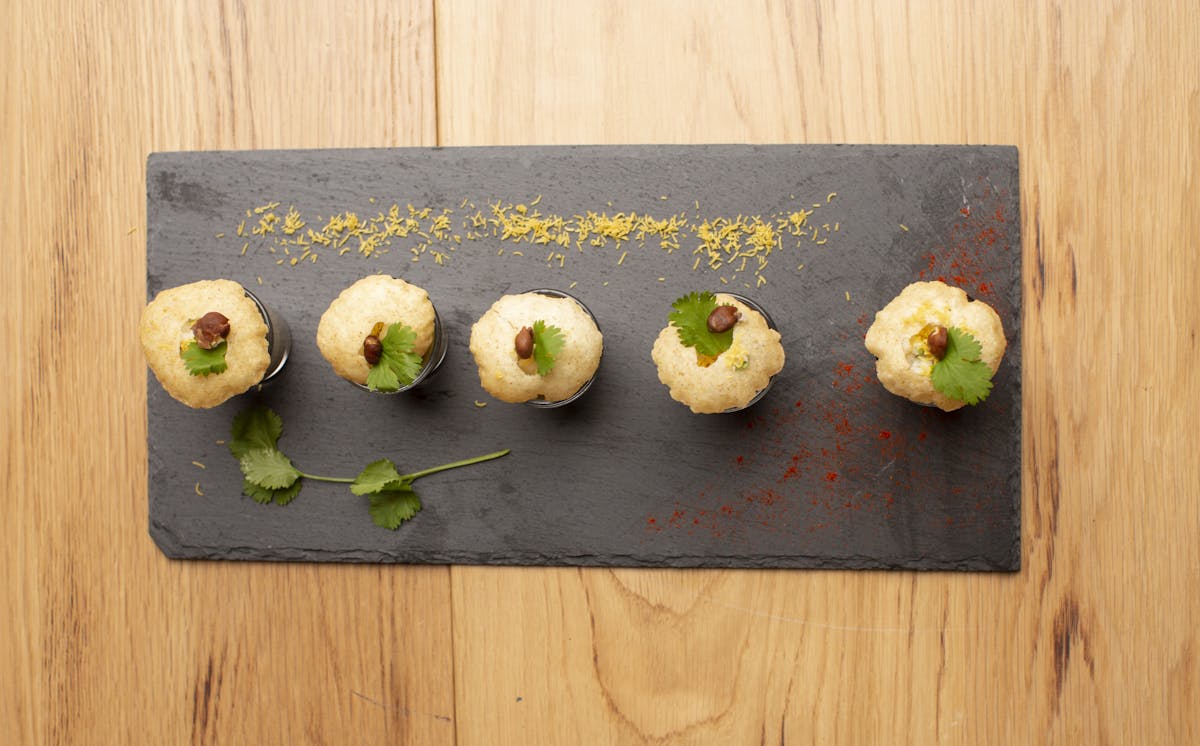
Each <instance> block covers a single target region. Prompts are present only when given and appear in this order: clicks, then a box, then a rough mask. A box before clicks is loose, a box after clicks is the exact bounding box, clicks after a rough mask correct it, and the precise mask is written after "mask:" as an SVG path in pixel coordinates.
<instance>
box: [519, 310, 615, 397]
mask: <svg viewBox="0 0 1200 746" xmlns="http://www.w3.org/2000/svg"><path fill="white" fill-rule="evenodd" d="M526 293H537V294H538V295H545V296H548V297H551V298H570V299H571V300H573V301H575V302H576V303H577V304H578V305H579V307H580V308H582V309H583V312H584V313H586V314H587V315H588V318H590V319H591V320H592V323H593V324H595V325H596V329H597V330H599V329H600V322H599V321H597V320H596V315H595V314H594V313H592V309H590V308H588V307H587V304H586V303H584V302H583V301H581V300H579V298H578V297H576V296H574V295H572V294H571V293H568V292H566V291H565V290H556V289H554V288H534V289H532V290H526V291H524V292H523V293H519V295H525V294H526ZM601 333H603V332H601ZM599 374H600V367H599V366H597V367H596V372H595V373H592V377H591V378H589V379H587V380H586V381H584V382H583V385H582V386H580V387H579V388H578V389H577V390H576V391H575V393H573V394H571V395H570V396H568V397H567V398H566V399H559V400H557V401H549V400H547V399H530V400H528V401H524V402H521V403H522V404H524V405H525V406H528V407H534V408H535V409H557V408H558V407H565V406H566V405H568V404H570V403H571V402H573V401H575V400H576V399H578V398H579V397H581V396H583V395H584V394H585V393H586V392H587V390H588V389H590V388H591V387H592V383H593V382H594V381H595V380H596V376H597V375H599Z"/></svg>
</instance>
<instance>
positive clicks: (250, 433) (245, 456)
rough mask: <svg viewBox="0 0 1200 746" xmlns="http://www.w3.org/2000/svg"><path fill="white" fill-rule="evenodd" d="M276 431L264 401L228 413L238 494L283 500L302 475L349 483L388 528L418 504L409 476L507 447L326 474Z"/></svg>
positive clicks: (279, 426)
mask: <svg viewBox="0 0 1200 746" xmlns="http://www.w3.org/2000/svg"><path fill="white" fill-rule="evenodd" d="M282 433H283V420H281V419H280V418H279V415H277V414H275V413H274V412H272V411H271V410H270V409H268V408H266V407H252V408H250V409H247V410H245V411H243V412H242V413H241V414H239V415H238V416H237V417H235V418H234V420H233V428H232V437H231V438H230V440H229V443H228V444H227V445H228V446H229V452H230V453H232V454H233V456H234V458H236V459H238V465H239V466H240V467H241V470H242V474H243V476H244V477H245V479H243V481H242V494H244V495H246V496H247V497H249V498H251V499H253V500H254V501H255V502H257V503H262V504H266V503H271V502H273V503H275V504H276V505H287V504H288V503H290V502H291V501H292V500H294V499H296V496H297V495H299V494H300V487H301V485H302V484H303V480H304V479H313V480H316V481H319V482H337V483H340V484H349V485H350V491H351V492H353V493H354V494H355V495H365V496H367V497H368V498H369V499H370V507H369V508H368V512H369V513H370V515H371V520H372V521H373V522H374V523H375V525H376V526H381V527H383V528H388V529H393V530H394V529H396V528H399V527H400V524H401V523H404V521H407V520H408V519H410V518H412V517H413V516H414V515H416V514H417V511H419V510H420V509H421V498H420V497H418V496H417V493H416V491H414V490H413V488H412V484H413V482H415V481H417V480H418V479H420V478H421V477H427V476H429V475H430V474H436V473H438V472H439V471H446V470H448V469H457V468H458V467H460V466H470V465H471V464H478V463H482V462H484V461H490V460H492V459H496V458H500V457H501V456H504V455H506V454H507V453H508V450H507V449H505V450H503V451H496V452H495V453H489V454H486V455H484V456H476V457H475V458H470V459H465V460H463V461H453V462H451V463H448V464H442V465H441V466H434V467H432V468H429V469H423V470H421V471H415V472H412V473H411V474H400V473H399V471H398V470H397V469H396V465H395V464H393V463H392V462H391V461H389V460H387V459H381V460H379V461H374V462H372V463H370V464H368V465H367V467H366V468H365V469H363V470H362V472H361V473H360V474H359V475H358V476H357V477H354V478H349V477H326V476H321V475H318V474H307V473H305V472H302V471H300V470H299V469H297V468H296V465H295V464H293V463H292V460H291V459H289V458H288V457H287V456H285V455H284V454H283V452H282V451H280V450H279V447H278V445H277V444H278V442H279V436H280V435H281V434H282Z"/></svg>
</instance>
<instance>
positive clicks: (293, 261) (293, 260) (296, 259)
mask: <svg viewBox="0 0 1200 746" xmlns="http://www.w3.org/2000/svg"><path fill="white" fill-rule="evenodd" d="M299 261H300V260H299V259H298V258H296V257H292V259H291V262H290V264H291V265H292V266H293V267H295V266H296V262H299Z"/></svg>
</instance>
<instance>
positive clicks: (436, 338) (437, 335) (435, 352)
mask: <svg viewBox="0 0 1200 746" xmlns="http://www.w3.org/2000/svg"><path fill="white" fill-rule="evenodd" d="M447 346H448V343H447V340H446V335H445V334H444V332H443V330H442V317H441V316H440V315H439V314H438V310H437V306H434V307H433V343H432V345H431V346H430V348H429V350H428V353H427V355H426V357H425V362H424V364H422V366H421V372H420V373H417V376H416V378H413V380H412V383H409V384H407V385H405V386H401V387H400V388H398V389H396V390H395V391H378V390H373V389H371V388H370V387H369V386H367V385H366V384H362V383H357V382H355V381H347V383H350V384H351V385H353V386H357V387H358V388H360V389H362V390H363V391H366V392H368V393H371V394H377V395H379V396H391V395H393V394H403V393H404V392H405V391H412V390H413V389H415V388H416V387H417V386H420V385H421V384H422V383H423V382H425V381H427V380H429V379H430V378H432V377H433V375H434V374H435V373H437V371H438V368H440V367H442V362H443V361H445V359H446V347H447Z"/></svg>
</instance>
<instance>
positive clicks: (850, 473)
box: [646, 186, 1011, 546]
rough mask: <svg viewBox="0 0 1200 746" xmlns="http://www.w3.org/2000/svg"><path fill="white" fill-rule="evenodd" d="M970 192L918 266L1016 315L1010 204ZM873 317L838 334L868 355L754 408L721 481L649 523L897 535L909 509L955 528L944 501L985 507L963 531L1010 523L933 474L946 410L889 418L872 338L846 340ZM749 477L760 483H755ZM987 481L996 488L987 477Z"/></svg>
mask: <svg viewBox="0 0 1200 746" xmlns="http://www.w3.org/2000/svg"><path fill="white" fill-rule="evenodd" d="M970 198H971V199H973V200H974V201H975V204H973V205H971V206H966V207H963V208H962V209H961V210H956V212H955V215H954V220H955V221H956V222H954V223H953V224H952V228H951V230H950V232H949V235H947V236H944V237H943V239H944V243H939V244H931V245H929V246H928V247H927V249H926V251H927V253H925V254H923V255H922V256H923V262H922V267H921V269H920V270H919V274H920V276H921V277H922V278H930V279H931V278H933V277H937V278H939V279H941V280H943V281H947V278H950V280H949V281H952V282H954V283H955V284H957V285H959V286H960V287H963V288H964V289H966V290H968V292H971V293H972V294H975V295H976V296H977V297H984V298H986V299H987V301H988V303H989V304H992V305H993V306H994V307H996V310H997V311H999V312H1000V314H1001V315H1002V316H1007V315H1011V314H1010V311H1009V309H1007V308H1005V307H1004V303H1005V302H1006V299H1005V298H1004V297H1002V296H997V289H996V287H995V285H994V282H995V278H996V277H1006V276H1007V270H1006V269H1005V268H1006V267H1007V265H1008V263H1009V262H1010V261H1011V255H1010V254H1008V253H1006V252H1009V251H1011V249H1010V246H1009V243H1008V234H1007V230H1008V222H1007V220H1006V216H1005V215H1004V208H1003V206H1002V205H1001V206H995V201H997V200H1000V199H1005V198H1006V196H1005V195H1004V194H1001V193H999V192H994V191H989V189H988V188H987V187H986V186H981V187H980V188H979V189H977V190H976V192H975V193H973V194H971V195H970ZM856 310H859V311H861V309H856ZM871 319H872V314H871V313H866V312H862V313H858V314H856V317H855V320H856V321H857V327H853V328H855V332H854V333H849V332H848V331H843V332H842V333H840V336H839V339H838V340H833V341H832V344H836V345H838V349H839V350H840V351H841V352H839V354H847V353H846V352H845V350H847V349H856V350H857V352H858V353H859V356H857V357H856V356H853V353H849V354H850V356H849V357H847V358H846V359H844V360H836V361H835V362H834V363H833V364H832V365H831V366H830V369H829V370H827V371H826V372H825V374H824V376H820V375H818V376H816V379H817V380H814V381H813V382H812V383H813V389H812V390H813V391H814V392H815V396H814V397H806V398H803V399H800V398H797V399H795V400H794V402H793V405H792V406H787V405H786V403H785V404H782V405H777V406H776V407H774V408H772V409H763V408H762V407H761V406H760V407H759V408H758V411H757V413H756V414H755V415H751V416H748V417H746V419H745V420H743V421H742V422H741V424H740V426H739V427H740V428H743V429H742V430H741V432H740V433H739V434H738V435H737V436H736V439H737V440H738V441H739V444H738V445H737V446H735V447H736V449H737V452H736V453H734V454H731V455H729V456H728V457H726V459H727V460H726V461H725V462H724V464H721V463H720V462H718V463H715V464H714V466H715V467H716V468H715V469H714V471H713V476H712V477H711V481H709V482H708V484H707V485H705V487H704V488H703V489H701V490H700V491H699V492H698V493H693V494H692V495H689V496H683V497H680V498H679V499H677V500H675V504H674V510H673V512H671V513H669V514H667V513H665V512H664V513H662V514H659V515H655V516H650V517H648V518H647V519H646V526H647V529H646V530H647V532H661V531H663V530H670V531H678V532H683V533H686V534H688V535H707V536H713V537H721V539H722V541H723V542H731V543H737V542H742V543H745V544H746V545H747V546H753V545H754V542H755V541H756V537H760V536H762V535H764V532H768V533H778V532H784V533H788V534H808V533H811V532H814V531H824V530H830V529H836V530H839V531H845V530H850V531H855V532H856V531H859V530H866V531H882V532H886V531H887V530H889V529H887V525H888V523H889V522H891V521H893V520H895V516H896V515H897V514H898V512H900V511H902V512H903V513H904V515H906V516H912V517H915V518H917V519H918V520H922V521H926V522H928V523H930V524H933V525H938V526H944V525H949V524H947V523H946V513H945V511H944V510H942V509H940V507H939V506H941V505H943V503H942V501H945V503H944V504H945V505H965V506H970V505H975V506H976V511H975V512H974V513H973V514H971V513H968V514H963V513H961V512H958V513H955V517H954V524H953V530H955V531H962V530H964V529H965V530H970V529H972V528H973V529H975V530H985V529H987V528H988V526H989V524H988V521H991V524H990V525H992V526H999V525H1001V524H1000V523H998V522H997V520H996V519H995V517H994V516H991V514H990V511H992V510H994V507H992V506H991V503H990V502H988V503H984V502H983V501H981V500H979V499H977V495H976V494H974V493H975V492H976V490H975V489H972V490H970V493H971V494H964V495H961V496H958V495H955V494H953V492H952V490H953V489H954V487H953V486H952V485H946V486H945V488H944V489H939V488H938V487H937V486H936V485H933V486H931V485H930V484H929V483H928V480H925V479H923V478H922V476H923V470H922V468H921V464H922V463H924V459H925V458H926V457H927V455H928V449H929V448H931V447H932V448H938V447H939V444H938V443H933V444H932V445H930V444H929V442H930V441H935V440H936V438H933V437H931V434H936V433H937V432H940V430H939V429H938V424H937V422H938V420H937V418H938V417H939V415H940V413H938V412H936V411H934V412H933V413H932V414H931V413H929V412H924V411H923V412H920V413H919V414H913V413H909V414H906V415H905V416H904V417H903V418H902V419H901V420H896V419H891V418H889V419H884V417H885V416H886V415H885V414H883V413H885V412H888V411H890V410H889V408H888V407H884V406H881V402H882V401H883V400H884V399H887V398H888V397H891V394H888V393H887V392H885V391H883V390H882V388H881V387H880V386H879V384H878V382H877V381H876V380H875V377H874V376H873V375H872V374H873V373H874V366H873V365H872V364H871V359H870V356H869V354H868V353H867V352H866V351H865V349H863V348H862V347H861V344H859V345H858V346H853V345H847V344H846V343H847V342H848V341H850V340H852V339H860V338H861V334H860V332H861V331H862V327H865V326H866V325H868V324H869V323H870V322H871ZM847 320H848V319H847ZM843 345H844V346H843ZM735 472H736V474H735ZM750 474H753V475H754V477H753V478H754V480H755V481H754V482H753V483H750V484H747V483H746V481H747V480H749V479H751V477H749V476H748V475H750ZM977 487H979V489H980V490H982V491H983V494H987V492H988V488H987V487H986V486H984V485H977ZM959 497H961V498H962V499H961V501H960V500H958V499H956V498H959ZM981 504H984V507H983V508H979V507H978V506H979V505H981ZM851 516H853V517H851ZM973 516H978V517H977V518H976V517H973Z"/></svg>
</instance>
